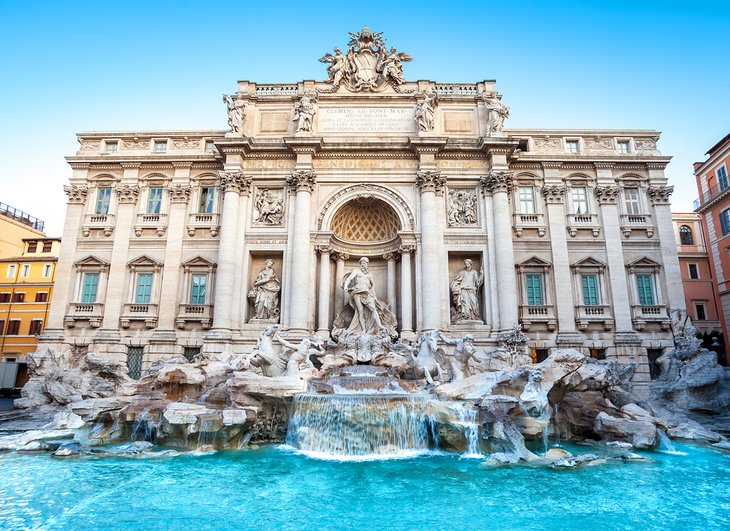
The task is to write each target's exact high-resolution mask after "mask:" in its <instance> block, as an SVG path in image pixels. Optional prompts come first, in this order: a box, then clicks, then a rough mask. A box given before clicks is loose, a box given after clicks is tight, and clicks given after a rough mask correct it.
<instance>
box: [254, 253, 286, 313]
mask: <svg viewBox="0 0 730 531" xmlns="http://www.w3.org/2000/svg"><path fill="white" fill-rule="evenodd" d="M250 264H251V265H250V272H249V278H250V279H252V281H251V284H250V287H249V290H248V303H249V322H250V323H278V322H279V314H280V302H281V301H280V296H279V295H280V292H281V264H282V258H281V254H280V253H271V254H255V255H254V254H252V255H251V262H250Z"/></svg>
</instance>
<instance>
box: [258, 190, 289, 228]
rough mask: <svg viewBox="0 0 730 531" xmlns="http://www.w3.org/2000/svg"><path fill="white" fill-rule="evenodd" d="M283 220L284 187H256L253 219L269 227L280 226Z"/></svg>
mask: <svg viewBox="0 0 730 531" xmlns="http://www.w3.org/2000/svg"><path fill="white" fill-rule="evenodd" d="M283 220H284V189H283V188H258V189H257V190H256V194H255V196H254V208H253V221H254V223H256V224H260V225H267V226H270V227H276V226H281V225H282V224H283Z"/></svg>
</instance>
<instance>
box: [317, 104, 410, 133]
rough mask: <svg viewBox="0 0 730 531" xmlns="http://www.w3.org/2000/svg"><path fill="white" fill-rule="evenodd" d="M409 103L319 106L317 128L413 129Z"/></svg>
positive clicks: (321, 130) (344, 130)
mask: <svg viewBox="0 0 730 531" xmlns="http://www.w3.org/2000/svg"><path fill="white" fill-rule="evenodd" d="M414 113H415V109H414V108H413V107H320V108H319V113H318V114H319V116H318V118H319V123H318V124H317V128H316V129H317V132H318V133H320V134H322V133H414V132H415V131H416V122H415V118H414Z"/></svg>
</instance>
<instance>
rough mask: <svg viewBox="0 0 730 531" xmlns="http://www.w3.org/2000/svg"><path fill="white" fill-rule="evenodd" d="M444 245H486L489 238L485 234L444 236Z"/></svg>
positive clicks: (447, 234)
mask: <svg viewBox="0 0 730 531" xmlns="http://www.w3.org/2000/svg"><path fill="white" fill-rule="evenodd" d="M444 243H448V244H452V245H484V244H486V243H487V237H486V235H484V234H459V233H457V234H449V233H446V234H444Z"/></svg>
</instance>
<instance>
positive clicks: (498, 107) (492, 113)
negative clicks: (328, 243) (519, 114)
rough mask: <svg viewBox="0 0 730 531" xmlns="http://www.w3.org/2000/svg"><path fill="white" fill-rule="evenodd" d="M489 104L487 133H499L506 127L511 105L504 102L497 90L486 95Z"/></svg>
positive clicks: (486, 101)
mask: <svg viewBox="0 0 730 531" xmlns="http://www.w3.org/2000/svg"><path fill="white" fill-rule="evenodd" d="M484 103H485V104H486V106H487V112H488V115H487V134H488V135H491V134H492V133H497V132H499V131H501V130H502V127H504V121H505V119H507V118H508V117H509V107H507V106H506V105H505V104H504V103H502V102H501V101H500V99H499V96H497V93H496V92H492V93H490V94H488V95H486V96H485V97H484Z"/></svg>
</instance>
